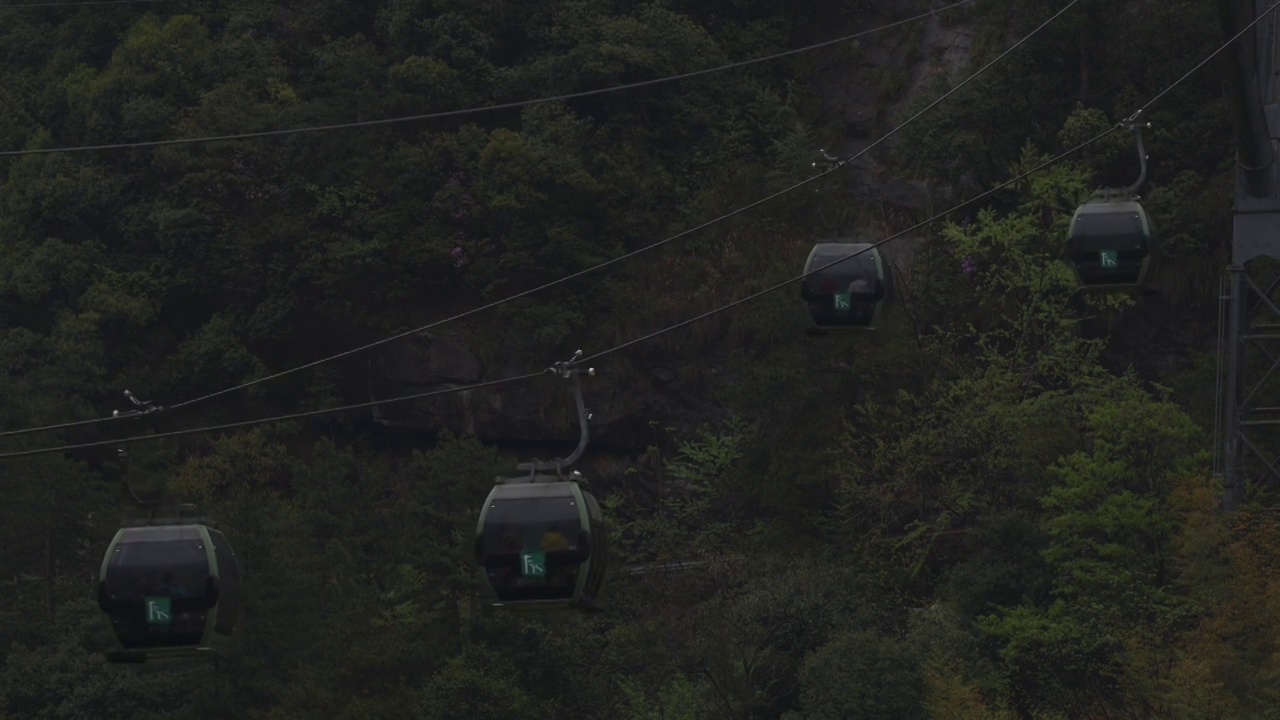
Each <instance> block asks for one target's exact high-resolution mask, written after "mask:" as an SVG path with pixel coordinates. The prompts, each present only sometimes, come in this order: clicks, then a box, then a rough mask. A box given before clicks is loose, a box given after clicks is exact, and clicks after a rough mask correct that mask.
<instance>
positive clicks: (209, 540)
mask: <svg viewBox="0 0 1280 720" xmlns="http://www.w3.org/2000/svg"><path fill="white" fill-rule="evenodd" d="M98 606H99V607H100V608H101V609H102V611H103V612H104V613H106V615H107V617H108V619H109V620H110V623H111V630H112V632H113V633H114V634H115V636H116V640H117V642H118V643H119V649H117V650H115V651H113V652H110V653H108V654H107V659H108V660H109V661H111V662H145V661H146V660H149V659H155V658H169V657H183V656H193V655H204V654H208V653H212V652H214V651H216V650H217V649H219V648H221V647H223V646H225V645H226V643H227V641H228V640H229V639H230V638H231V634H232V632H233V631H234V630H235V627H236V623H237V621H238V620H239V618H240V567H239V562H238V561H237V559H236V556H235V553H234V552H233V551H232V549H231V545H230V543H228V542H227V538H226V536H224V535H223V534H222V533H221V532H219V531H218V530H215V529H213V528H210V527H207V526H205V525H199V524H172V525H145V526H139V527H126V528H123V529H121V530H120V531H119V532H117V533H116V536H115V539H113V540H112V541H111V545H110V546H109V547H108V548H107V554H106V557H105V558H103V560H102V569H101V572H100V573H99V580H98Z"/></svg>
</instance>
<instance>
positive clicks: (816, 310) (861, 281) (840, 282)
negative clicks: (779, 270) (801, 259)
mask: <svg viewBox="0 0 1280 720" xmlns="http://www.w3.org/2000/svg"><path fill="white" fill-rule="evenodd" d="M850 256H852V257H850ZM844 258H848V259H844ZM837 261H840V262H837ZM833 263H835V264H833ZM828 265H830V267H826V266H828ZM820 268H821V269H820ZM815 271H816V272H815ZM804 273H805V276H806V277H805V278H804V279H803V280H801V281H800V297H801V298H802V299H803V300H804V301H805V303H806V304H807V305H808V308H809V317H810V319H811V320H812V321H813V326H814V327H813V329H814V330H817V331H826V330H871V329H874V327H875V325H876V323H878V322H879V321H880V317H881V315H882V314H883V313H884V310H885V308H886V307H887V306H888V305H889V303H890V302H891V300H892V295H893V288H892V281H893V274H892V273H891V272H889V271H888V269H887V268H886V267H885V263H884V258H883V257H882V256H881V255H880V250H879V248H877V247H875V246H874V245H872V244H870V243H819V244H817V245H814V246H813V250H811V251H810V252H809V259H808V260H806V261H805V264H804ZM810 273H812V274H810Z"/></svg>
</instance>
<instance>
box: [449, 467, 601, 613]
mask: <svg viewBox="0 0 1280 720" xmlns="http://www.w3.org/2000/svg"><path fill="white" fill-rule="evenodd" d="M572 477H573V479H568V480H566V479H560V478H556V477H554V476H542V475H539V476H532V477H526V478H515V479H499V480H498V481H497V483H496V484H495V485H494V487H493V490H492V491H490V493H489V497H488V499H487V500H486V501H485V505H484V509H483V510H482V511H481V513H480V521H479V523H478V524H477V526H476V537H475V552H476V559H477V561H478V563H479V576H480V581H481V582H482V584H484V585H485V586H486V588H487V589H488V591H489V593H490V595H491V597H492V598H493V600H494V604H495V605H497V606H502V607H505V608H509V609H512V610H563V609H570V608H575V609H585V610H592V609H598V607H599V606H598V601H599V599H600V593H601V590H602V588H603V585H604V579H605V572H606V570H607V566H608V555H609V552H608V540H607V533H606V529H605V522H604V514H603V513H602V512H601V509H600V504H599V503H598V502H597V501H596V498H595V497H594V496H593V495H592V493H591V491H590V489H589V487H588V486H587V484H586V481H585V480H583V479H582V478H581V476H580V475H578V474H577V473H573V476H572Z"/></svg>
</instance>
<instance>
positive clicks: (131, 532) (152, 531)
mask: <svg viewBox="0 0 1280 720" xmlns="http://www.w3.org/2000/svg"><path fill="white" fill-rule="evenodd" d="M204 527H205V526H204V525H202V524H200V523H181V524H179V523H174V524H172V525H135V526H132V527H125V528H121V529H120V542H165V541H176V540H203V539H204V536H203V535H201V534H200V530H201V528H204Z"/></svg>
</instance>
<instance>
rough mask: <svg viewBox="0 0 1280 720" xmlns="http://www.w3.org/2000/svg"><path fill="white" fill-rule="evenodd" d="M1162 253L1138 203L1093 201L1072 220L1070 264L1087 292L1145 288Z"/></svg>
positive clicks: (1149, 221) (1145, 214)
mask: <svg viewBox="0 0 1280 720" xmlns="http://www.w3.org/2000/svg"><path fill="white" fill-rule="evenodd" d="M1158 250H1159V248H1158V246H1157V243H1156V241H1155V239H1154V238H1153V237H1152V233H1151V220H1150V218H1149V217H1148V216H1147V211H1146V210H1145V209H1144V208H1143V207H1142V205H1141V203H1138V202H1137V201H1135V200H1091V201H1089V202H1087V203H1085V204H1084V205H1081V206H1080V207H1079V208H1078V209H1077V210H1076V214H1075V216H1074V217H1073V218H1072V219H1071V231H1070V233H1069V235H1068V237H1067V248H1066V256H1067V261H1068V262H1069V263H1070V264H1071V266H1072V268H1073V269H1074V270H1075V273H1076V279H1077V281H1078V282H1079V284H1080V287H1081V288H1082V289H1085V290H1094V289H1098V290H1123V289H1132V288H1139V287H1145V286H1146V284H1147V282H1148V280H1149V277H1148V276H1149V274H1150V270H1151V265H1152V261H1153V260H1154V259H1155V258H1156V256H1157V251H1158Z"/></svg>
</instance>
